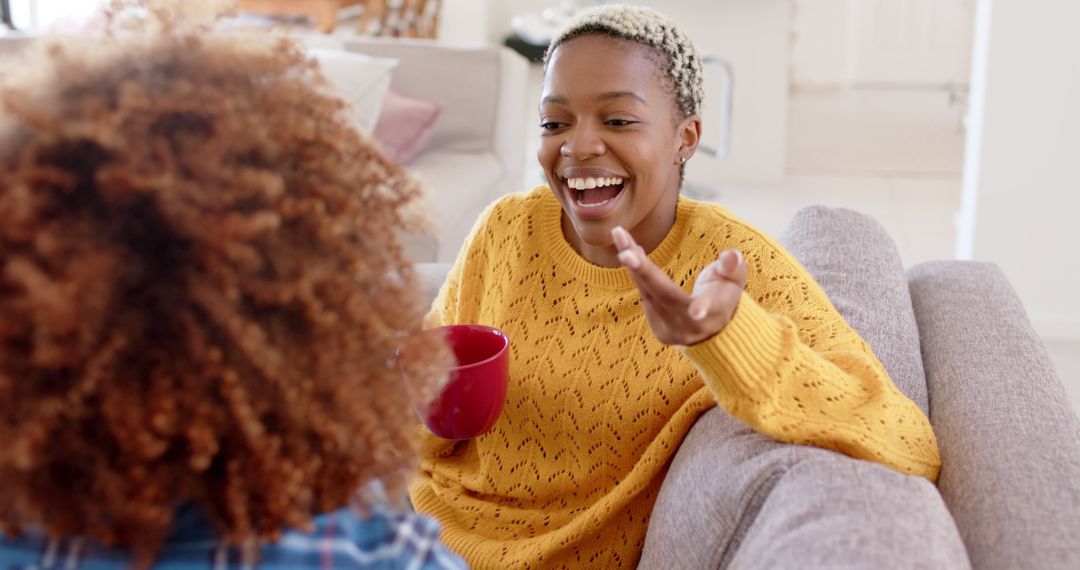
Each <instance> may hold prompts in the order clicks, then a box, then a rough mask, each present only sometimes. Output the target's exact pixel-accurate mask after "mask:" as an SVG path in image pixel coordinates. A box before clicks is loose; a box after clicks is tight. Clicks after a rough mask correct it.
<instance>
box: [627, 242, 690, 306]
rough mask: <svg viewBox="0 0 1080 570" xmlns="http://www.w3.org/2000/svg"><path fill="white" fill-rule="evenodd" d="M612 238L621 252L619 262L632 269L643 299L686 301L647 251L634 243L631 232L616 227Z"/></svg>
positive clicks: (683, 293)
mask: <svg viewBox="0 0 1080 570" xmlns="http://www.w3.org/2000/svg"><path fill="white" fill-rule="evenodd" d="M611 237H612V240H613V241H614V242H615V247H616V248H617V249H618V250H619V261H620V262H621V263H622V264H623V265H625V266H626V267H627V268H628V269H630V276H631V277H632V278H633V279H634V283H635V284H637V287H638V290H639V291H640V292H641V294H642V296H643V297H649V298H654V299H660V300H664V301H671V302H685V301H686V299H687V295H686V293H685V292H684V291H683V290H682V289H681V288H679V286H678V285H676V284H675V282H674V281H672V280H671V278H670V277H668V276H667V274H666V273H664V270H662V269H660V268H659V267H658V266H657V265H656V264H655V263H653V262H652V260H651V259H649V256H647V255H645V250H644V249H642V248H641V246H639V245H637V243H635V242H634V238H633V236H631V235H630V232H628V231H626V230H624V229H623V228H622V227H616V228H615V229H613V230H611Z"/></svg>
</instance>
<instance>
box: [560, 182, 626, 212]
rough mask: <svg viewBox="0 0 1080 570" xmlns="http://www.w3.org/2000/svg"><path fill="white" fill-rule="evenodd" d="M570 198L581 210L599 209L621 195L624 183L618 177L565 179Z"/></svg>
mask: <svg viewBox="0 0 1080 570" xmlns="http://www.w3.org/2000/svg"><path fill="white" fill-rule="evenodd" d="M566 186H567V188H569V189H570V197H571V198H573V200H574V202H575V203H576V204H577V205H578V206H579V207H581V208H586V209H588V208H599V207H601V206H603V205H605V204H607V203H609V202H611V201H612V200H614V199H615V198H617V197H618V196H619V194H621V193H622V191H623V188H624V187H625V181H624V180H623V179H622V178H621V177H618V176H610V177H574V178H567V179H566Z"/></svg>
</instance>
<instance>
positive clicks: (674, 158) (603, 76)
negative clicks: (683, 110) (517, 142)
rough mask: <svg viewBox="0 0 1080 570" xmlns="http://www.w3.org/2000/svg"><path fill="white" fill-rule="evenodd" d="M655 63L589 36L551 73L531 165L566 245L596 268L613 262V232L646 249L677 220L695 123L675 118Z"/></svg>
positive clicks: (650, 56) (630, 46)
mask: <svg viewBox="0 0 1080 570" xmlns="http://www.w3.org/2000/svg"><path fill="white" fill-rule="evenodd" d="M660 62H661V59H660V57H659V56H658V55H657V54H655V53H654V52H653V51H651V49H650V48H649V47H648V46H645V45H642V44H638V43H634V42H631V41H627V40H621V39H617V38H612V37H609V36H604V35H598V34H593V35H586V36H580V37H577V38H574V39H571V40H569V41H567V42H566V43H564V44H562V45H560V46H559V47H558V48H557V49H556V50H555V52H554V53H553V54H552V57H551V59H550V61H549V63H548V66H547V72H546V74H545V76H544V92H543V96H542V99H541V102H540V128H541V133H540V145H539V149H538V151H537V159H538V160H539V161H540V165H541V166H542V167H543V168H544V172H545V174H546V176H547V179H548V185H549V186H550V187H551V190H552V192H554V194H555V197H556V198H557V199H558V200H559V202H560V204H562V209H563V233H564V235H565V236H566V239H567V241H568V242H569V243H570V245H571V246H573V247H574V249H576V250H577V251H578V252H579V253H581V254H582V256H583V257H585V258H586V259H588V260H589V261H591V262H593V263H595V264H597V265H603V266H608V267H616V266H618V265H619V263H618V261H617V258H616V255H617V251H616V250H615V247H614V245H613V243H612V239H611V230H612V228H614V227H616V226H622V227H623V228H625V229H626V230H627V231H629V232H630V233H631V234H632V235H633V236H634V239H635V241H637V243H639V244H640V245H641V246H642V247H643V248H645V250H646V251H651V250H652V249H654V248H655V247H656V246H657V245H659V244H660V242H661V241H663V239H664V236H666V235H667V232H668V230H670V229H671V226H672V224H673V223H674V221H675V207H676V203H677V200H678V195H679V185H680V176H679V170H680V167H681V166H682V164H683V159H684V157H685V158H689V156H690V155H691V154H693V152H694V149H695V148H696V146H697V141H698V138H699V136H700V132H701V121H700V119H699V118H698V117H697V116H691V117H688V118H682V117H681V114H680V113H679V110H678V105H677V103H676V101H675V97H674V96H673V94H672V92H671V87H670V82H669V81H665V80H664V77H665V76H664V70H663V69H662V68H661V64H660Z"/></svg>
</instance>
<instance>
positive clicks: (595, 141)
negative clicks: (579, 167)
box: [559, 123, 607, 160]
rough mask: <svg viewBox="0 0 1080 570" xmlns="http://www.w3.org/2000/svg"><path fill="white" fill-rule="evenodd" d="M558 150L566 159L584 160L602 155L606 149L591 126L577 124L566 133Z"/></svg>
mask: <svg viewBox="0 0 1080 570" xmlns="http://www.w3.org/2000/svg"><path fill="white" fill-rule="evenodd" d="M559 150H560V151H561V152H562V155H563V156H564V157H566V158H570V159H573V160H585V159H588V158H592V157H595V156H600V155H602V154H604V152H606V151H607V147H606V146H605V145H604V141H603V139H601V138H600V136H599V134H598V133H597V132H596V129H595V128H594V127H593V126H591V125H588V124H584V123H579V124H577V125H575V126H574V128H573V129H570V130H568V131H567V133H566V140H564V141H563V144H562V147H561V148H560V149H559Z"/></svg>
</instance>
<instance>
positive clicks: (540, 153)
mask: <svg viewBox="0 0 1080 570" xmlns="http://www.w3.org/2000/svg"><path fill="white" fill-rule="evenodd" d="M558 158H559V143H558V141H556V140H554V138H552V137H545V136H541V137H540V144H539V145H537V147H536V160H537V161H538V162H539V163H540V166H542V167H544V168H554V167H555V161H557V160H558Z"/></svg>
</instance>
